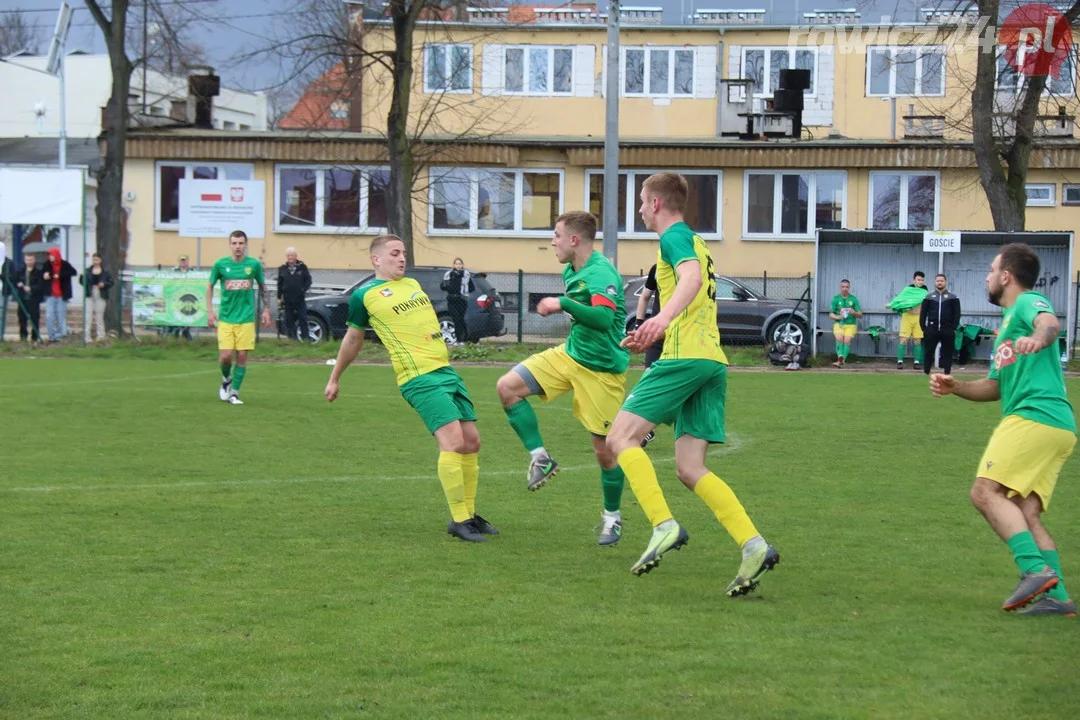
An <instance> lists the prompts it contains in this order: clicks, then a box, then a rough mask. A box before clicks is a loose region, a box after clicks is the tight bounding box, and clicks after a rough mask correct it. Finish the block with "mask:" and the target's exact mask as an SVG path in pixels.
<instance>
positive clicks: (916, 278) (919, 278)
mask: <svg viewBox="0 0 1080 720" xmlns="http://www.w3.org/2000/svg"><path fill="white" fill-rule="evenodd" d="M911 282H912V283H913V284H914V285H915V287H924V286H925V285H926V273H924V272H923V271H922V270H916V271H915V274H914V275H912V276H911Z"/></svg>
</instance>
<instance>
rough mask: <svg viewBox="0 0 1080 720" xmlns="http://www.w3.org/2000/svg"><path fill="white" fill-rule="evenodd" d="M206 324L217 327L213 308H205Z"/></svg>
mask: <svg viewBox="0 0 1080 720" xmlns="http://www.w3.org/2000/svg"><path fill="white" fill-rule="evenodd" d="M206 325H207V327H211V328H213V327H217V318H216V317H214V311H213V310H207V311H206Z"/></svg>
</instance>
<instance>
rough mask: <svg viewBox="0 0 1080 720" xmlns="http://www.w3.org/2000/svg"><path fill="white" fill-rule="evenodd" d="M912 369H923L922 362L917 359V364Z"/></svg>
mask: <svg viewBox="0 0 1080 720" xmlns="http://www.w3.org/2000/svg"><path fill="white" fill-rule="evenodd" d="M912 369H914V370H922V363H921V362H919V361H918V360H916V361H915V366H914V367H913V368H912Z"/></svg>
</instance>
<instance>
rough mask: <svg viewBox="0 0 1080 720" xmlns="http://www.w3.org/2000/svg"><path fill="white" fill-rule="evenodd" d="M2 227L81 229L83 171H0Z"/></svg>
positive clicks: (0, 169) (9, 169)
mask: <svg viewBox="0 0 1080 720" xmlns="http://www.w3.org/2000/svg"><path fill="white" fill-rule="evenodd" d="M0 223H4V224H10V225H15V224H25V225H82V224H83V171H82V170H59V169H37V170H32V169H29V168H0Z"/></svg>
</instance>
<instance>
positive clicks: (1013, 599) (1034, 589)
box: [1001, 565, 1060, 611]
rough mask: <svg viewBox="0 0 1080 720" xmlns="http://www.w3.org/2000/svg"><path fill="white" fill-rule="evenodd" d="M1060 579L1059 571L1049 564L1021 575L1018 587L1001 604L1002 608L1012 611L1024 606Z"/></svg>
mask: <svg viewBox="0 0 1080 720" xmlns="http://www.w3.org/2000/svg"><path fill="white" fill-rule="evenodd" d="M1059 581H1060V579H1059V578H1058V576H1057V573H1056V572H1054V571H1053V570H1052V569H1050V566H1049V565H1048V566H1046V567H1044V568H1043V569H1042V570H1040V571H1039V572H1035V573H1024V574H1023V575H1021V576H1020V582H1019V583H1018V584H1017V585H1016V589H1015V590H1013V594H1012V595H1010V596H1009V597H1008V598H1007V599H1006V600H1005V602H1004V603H1002V604H1001V609H1002V610H1005V611H1010V610H1015V609H1017V608H1020V607H1023V606H1024V605H1027V604H1028V603H1029V602H1031V601H1032V600H1033V599H1035V597H1036V596H1038V595H1042V594H1043V593H1044V592H1046V591H1047V590H1049V589H1050V588H1052V587H1054V586H1055V585H1057V584H1058V582H1059Z"/></svg>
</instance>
